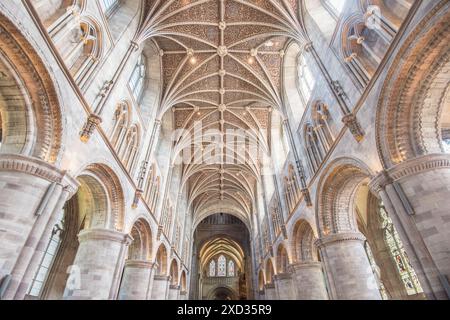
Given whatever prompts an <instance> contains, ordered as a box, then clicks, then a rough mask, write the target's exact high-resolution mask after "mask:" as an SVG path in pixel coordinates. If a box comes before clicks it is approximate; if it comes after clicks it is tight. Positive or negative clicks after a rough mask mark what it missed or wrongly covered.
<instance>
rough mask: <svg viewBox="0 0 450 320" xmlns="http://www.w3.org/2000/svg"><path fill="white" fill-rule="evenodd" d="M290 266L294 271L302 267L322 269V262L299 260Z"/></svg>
mask: <svg viewBox="0 0 450 320" xmlns="http://www.w3.org/2000/svg"><path fill="white" fill-rule="evenodd" d="M291 268H292V269H293V270H294V272H295V271H299V270H303V269H322V263H321V262H320V261H311V262H299V263H293V264H292V265H291Z"/></svg>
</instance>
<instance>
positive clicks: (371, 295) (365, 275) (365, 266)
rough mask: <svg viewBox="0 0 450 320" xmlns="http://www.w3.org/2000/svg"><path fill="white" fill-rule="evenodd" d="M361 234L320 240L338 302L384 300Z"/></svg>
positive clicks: (328, 275) (328, 274)
mask: <svg viewBox="0 0 450 320" xmlns="http://www.w3.org/2000/svg"><path fill="white" fill-rule="evenodd" d="M365 240H366V239H365V237H364V236H363V235H362V234H361V233H359V232H352V233H340V234H332V235H329V236H326V237H324V238H322V239H319V240H317V246H318V247H319V249H320V254H321V256H322V257H323V260H324V263H325V270H326V272H327V277H328V279H329V283H330V286H331V287H332V288H331V289H332V298H333V299H337V300H381V295H380V291H379V288H378V284H377V281H376V278H375V275H374V274H373V271H372V267H371V265H370V263H369V259H368V257H367V253H366V251H365V249H364V241H365Z"/></svg>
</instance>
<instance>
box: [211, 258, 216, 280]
mask: <svg viewBox="0 0 450 320" xmlns="http://www.w3.org/2000/svg"><path fill="white" fill-rule="evenodd" d="M209 276H210V277H215V276H216V262H215V261H214V260H211V262H210V263H209Z"/></svg>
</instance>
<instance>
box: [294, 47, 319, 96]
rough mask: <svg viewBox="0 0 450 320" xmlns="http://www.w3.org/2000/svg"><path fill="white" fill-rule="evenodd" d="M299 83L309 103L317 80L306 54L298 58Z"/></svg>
mask: <svg viewBox="0 0 450 320" xmlns="http://www.w3.org/2000/svg"><path fill="white" fill-rule="evenodd" d="M297 72H298V85H299V87H300V92H301V94H302V97H303V99H304V101H305V104H307V103H308V101H309V99H310V98H311V94H312V91H313V90H314V87H315V85H316V80H315V79H314V77H313V74H312V71H311V68H310V66H309V65H308V63H307V61H306V58H305V55H304V54H302V55H300V57H299V59H298V69H297Z"/></svg>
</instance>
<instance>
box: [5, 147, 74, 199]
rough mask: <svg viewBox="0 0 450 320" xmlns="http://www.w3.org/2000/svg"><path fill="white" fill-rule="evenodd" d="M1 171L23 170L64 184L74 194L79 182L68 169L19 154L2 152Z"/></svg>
mask: <svg viewBox="0 0 450 320" xmlns="http://www.w3.org/2000/svg"><path fill="white" fill-rule="evenodd" d="M0 171H15V172H22V173H26V174H30V175H34V176H36V177H39V178H42V179H45V180H47V181H49V182H56V183H59V184H61V185H63V186H64V187H65V188H66V190H67V191H69V192H70V194H74V193H75V192H76V190H77V189H78V186H79V183H78V181H77V180H75V179H74V178H72V177H71V176H70V175H68V173H67V172H66V171H62V170H60V169H58V168H56V167H55V166H53V165H52V164H50V163H48V162H46V161H43V160H41V159H37V158H31V157H27V156H23V155H18V154H1V155H0Z"/></svg>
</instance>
